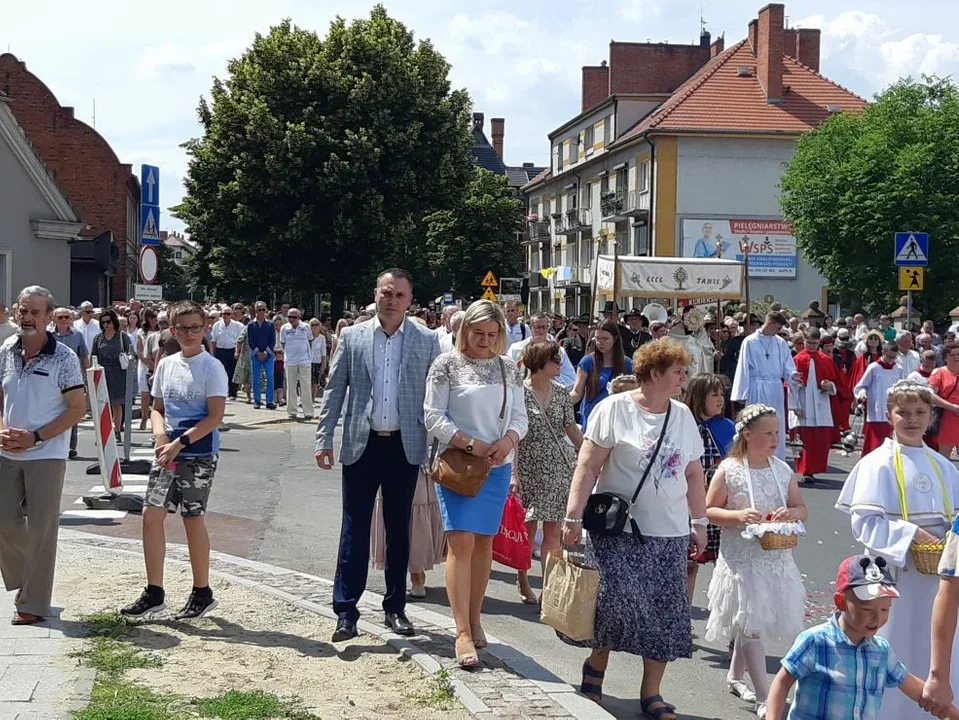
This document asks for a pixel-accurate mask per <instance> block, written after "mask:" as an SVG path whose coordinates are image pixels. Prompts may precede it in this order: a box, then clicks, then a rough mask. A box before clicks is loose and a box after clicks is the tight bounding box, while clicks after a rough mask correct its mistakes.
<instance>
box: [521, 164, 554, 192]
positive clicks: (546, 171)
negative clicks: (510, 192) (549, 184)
mask: <svg viewBox="0 0 959 720" xmlns="http://www.w3.org/2000/svg"><path fill="white" fill-rule="evenodd" d="M552 174H553V171H552V170H551V169H550V168H546V169H544V170H543V172H541V173H540V174H539V175H537V176H536V177H534V178H533V179H532V180H530V181H529V182H528V183H526V184H525V185H524V186H523V187H522V188H520V189H521V190H525V189H526V188H528V187H529V186H530V185H536V184H538V183H541V182H543V180H546V179H547V178H548V177H549V176H550V175H552Z"/></svg>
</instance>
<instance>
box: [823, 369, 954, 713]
mask: <svg viewBox="0 0 959 720" xmlns="http://www.w3.org/2000/svg"><path fill="white" fill-rule="evenodd" d="M932 405H933V395H932V392H931V391H930V390H929V388H928V387H927V386H925V385H919V384H918V383H915V382H911V381H908V380H904V381H901V382H898V383H896V384H895V385H894V386H893V387H892V388H891V389H890V390H889V393H888V401H887V407H888V410H887V417H888V418H889V422H890V423H891V424H892V425H891V429H892V437H890V438H886V440H885V441H884V442H883V444H882V445H881V446H880V447H879V448H878V449H876V450H875V451H873V452H871V453H869V455H867V456H866V457H864V458H863V459H861V460H860V461H859V462H858V463H857V464H856V467H855V468H853V470H852V472H851V473H850V474H849V478H848V479H847V480H846V484H845V485H844V486H843V489H842V492H841V493H840V495H839V501H838V502H837V503H836V507H837V508H838V509H839V510H842V511H843V512H846V513H848V514H849V515H850V517H851V523H852V532H853V536H854V537H855V538H856V540H857V541H859V542H861V543H862V544H863V545H864V546H865V547H866V549H867V550H868V552H869V553H870V554H871V555H874V556H879V557H882V558H885V559H886V561H887V562H888V563H889V564H890V565H891V566H892V567H893V568H895V569H894V570H893V572H894V573H895V574H896V575H897V577H896V582H897V585H898V587H899V589H900V591H901V593H902V598H901V599H900V600H898V601H897V604H896V605H895V607H894V608H893V609H892V612H891V614H890V617H889V622H888V624H887V625H886V626H885V627H883V628H882V629H881V630H880V631H879V634H880V635H881V636H882V637H884V638H886V640H888V641H889V644H890V645H891V646H892V647H893V648H895V650H896V654H897V655H898V656H899V659H900V660H902V662H903V663H904V664H905V666H906V667H907V668H909V669H910V671H911V672H913V673H915V674H916V675H917V676H919V677H925V676H926V674H927V672H928V670H929V655H930V640H929V626H930V622H931V620H932V609H933V601H934V599H935V597H936V591H937V590H938V588H939V580H938V578H937V576H936V575H927V574H923V573H920V572H919V571H918V570H917V568H916V565H915V562H914V560H913V558H912V556H911V553H910V550H912V549H914V547H915V546H917V545H924V544H930V543H935V542H937V541H940V540H941V539H942V538H943V537H944V536H945V534H946V531H947V530H948V528H949V527H950V525H951V519H952V518H953V517H954V516H955V515H956V511H957V509H959V470H957V469H956V468H955V466H953V465H952V463H950V462H949V461H948V460H947V459H946V458H944V457H942V456H941V455H940V454H939V453H936V452H933V451H932V450H930V449H929V448H928V447H927V446H926V445H925V444H924V443H923V441H922V437H923V434H924V433H925V431H926V429H927V428H928V426H929V422H930V421H931V419H932ZM952 667H953V678H952V684H953V685H954V686H955V685H956V680H957V679H959V678H957V677H956V673H957V668H959V666H957V665H956V663H955V662H953V665H952ZM878 717H879V720H913V719H915V720H919V718H924V717H928V715H926V714H925V713H924V712H923V711H922V710H920V709H919V708H918V707H917V706H916V705H914V704H913V703H912V702H910V701H909V700H908V699H907V698H905V697H904V696H902V695H899V694H893V695H890V696H887V697H884V698H883V703H882V710H881V711H880V713H879V716H878Z"/></svg>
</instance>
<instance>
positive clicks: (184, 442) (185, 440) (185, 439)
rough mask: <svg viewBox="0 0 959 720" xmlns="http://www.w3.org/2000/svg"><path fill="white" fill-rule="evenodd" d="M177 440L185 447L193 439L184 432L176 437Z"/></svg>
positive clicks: (190, 443)
mask: <svg viewBox="0 0 959 720" xmlns="http://www.w3.org/2000/svg"><path fill="white" fill-rule="evenodd" d="M177 440H179V441H180V444H181V445H182V446H183V447H185V448H188V447H190V445H192V444H193V441H192V440H191V439H190V436H189V435H187V434H186V433H183V434H182V435H181V436H180V437H178V438H177Z"/></svg>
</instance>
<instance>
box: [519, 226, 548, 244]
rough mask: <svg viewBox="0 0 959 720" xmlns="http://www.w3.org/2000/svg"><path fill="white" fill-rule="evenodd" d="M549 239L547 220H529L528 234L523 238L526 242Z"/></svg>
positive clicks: (538, 241)
mask: <svg viewBox="0 0 959 720" xmlns="http://www.w3.org/2000/svg"><path fill="white" fill-rule="evenodd" d="M546 240H549V223H548V222H531V223H530V224H529V234H528V235H527V236H526V237H525V238H524V242H527V243H541V242H544V241H546Z"/></svg>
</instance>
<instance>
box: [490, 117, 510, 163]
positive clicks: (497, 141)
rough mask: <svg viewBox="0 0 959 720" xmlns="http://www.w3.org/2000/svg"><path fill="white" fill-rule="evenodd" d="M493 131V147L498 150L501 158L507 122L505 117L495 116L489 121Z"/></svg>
mask: <svg viewBox="0 0 959 720" xmlns="http://www.w3.org/2000/svg"><path fill="white" fill-rule="evenodd" d="M489 123H490V128H491V133H492V136H493V149H494V150H495V151H496V154H497V155H499V159H500V160H502V159H503V126H504V125H505V124H506V120H504V119H503V118H493V119H492V120H490V121H489Z"/></svg>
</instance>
